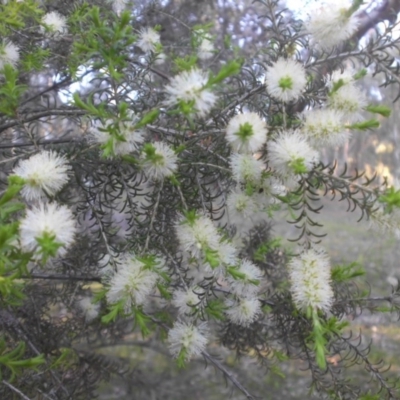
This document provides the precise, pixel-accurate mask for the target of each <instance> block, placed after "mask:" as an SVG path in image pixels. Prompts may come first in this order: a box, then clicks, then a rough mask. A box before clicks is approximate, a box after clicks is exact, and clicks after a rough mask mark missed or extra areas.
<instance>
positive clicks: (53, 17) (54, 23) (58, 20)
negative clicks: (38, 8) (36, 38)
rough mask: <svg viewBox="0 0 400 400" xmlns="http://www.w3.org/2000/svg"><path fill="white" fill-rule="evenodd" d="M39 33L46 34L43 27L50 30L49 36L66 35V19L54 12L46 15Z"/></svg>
mask: <svg viewBox="0 0 400 400" xmlns="http://www.w3.org/2000/svg"><path fill="white" fill-rule="evenodd" d="M42 25H43V26H41V27H40V28H41V32H42V33H47V31H46V29H45V27H46V28H47V29H49V30H50V35H60V34H64V33H67V31H68V25H67V19H66V18H65V17H64V16H63V15H61V14H59V13H58V12H56V11H52V12H49V13H47V14H46V15H44V16H43V18H42Z"/></svg>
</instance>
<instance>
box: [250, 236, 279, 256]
mask: <svg viewBox="0 0 400 400" xmlns="http://www.w3.org/2000/svg"><path fill="white" fill-rule="evenodd" d="M281 241H282V239H281V238H280V237H276V238H273V239H271V240H268V241H266V242H264V243H261V244H260V245H259V246H258V247H257V249H256V251H255V252H254V255H253V258H254V260H255V261H260V262H262V261H265V257H266V255H267V254H268V253H270V252H271V251H274V250H275V249H278V248H279V247H280V246H281Z"/></svg>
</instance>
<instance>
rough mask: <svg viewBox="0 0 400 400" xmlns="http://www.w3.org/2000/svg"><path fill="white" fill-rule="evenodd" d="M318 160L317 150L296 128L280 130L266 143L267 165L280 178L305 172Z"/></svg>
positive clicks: (287, 177)
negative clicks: (293, 129)
mask: <svg viewBox="0 0 400 400" xmlns="http://www.w3.org/2000/svg"><path fill="white" fill-rule="evenodd" d="M318 161H319V155H318V152H317V151H315V150H314V149H313V148H312V147H310V145H309V144H308V143H307V140H306V138H305V137H304V135H302V134H301V133H300V132H299V131H298V130H295V131H284V132H281V133H280V134H279V135H278V136H277V137H276V138H275V140H274V141H271V142H269V143H268V165H269V167H270V168H272V169H273V170H275V172H276V173H277V174H278V175H279V176H281V177H282V179H285V180H286V179H289V178H291V177H293V176H296V175H301V174H303V173H307V172H308V171H310V169H311V168H312V167H313V165H314V164H316V163H318Z"/></svg>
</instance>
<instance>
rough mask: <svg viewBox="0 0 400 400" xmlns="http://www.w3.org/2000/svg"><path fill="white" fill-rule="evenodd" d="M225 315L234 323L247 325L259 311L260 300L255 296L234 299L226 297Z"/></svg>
mask: <svg viewBox="0 0 400 400" xmlns="http://www.w3.org/2000/svg"><path fill="white" fill-rule="evenodd" d="M225 305H226V307H227V310H226V315H227V316H228V319H229V321H231V322H232V323H233V324H235V325H241V326H244V327H247V326H249V325H250V324H251V323H252V322H254V321H255V320H256V319H257V316H258V315H259V314H260V313H261V304H260V300H259V299H258V298H257V297H241V298H238V299H235V300H231V299H228V300H227V301H226V302H225Z"/></svg>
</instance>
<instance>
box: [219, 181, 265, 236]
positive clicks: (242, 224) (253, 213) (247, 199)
mask: <svg viewBox="0 0 400 400" xmlns="http://www.w3.org/2000/svg"><path fill="white" fill-rule="evenodd" d="M259 200H260V197H258V196H255V195H253V196H249V195H248V194H247V193H245V192H244V191H242V190H241V189H240V188H238V187H236V188H235V189H234V190H233V191H232V192H231V193H229V194H228V197H227V199H226V206H227V210H228V217H229V223H230V224H233V225H236V226H237V227H238V228H240V230H242V229H246V228H251V227H252V226H254V225H255V224H258V223H261V222H262V221H263V220H265V219H266V218H267V215H266V214H262V212H261V211H262V210H263V208H264V207H263V205H262V204H259Z"/></svg>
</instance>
